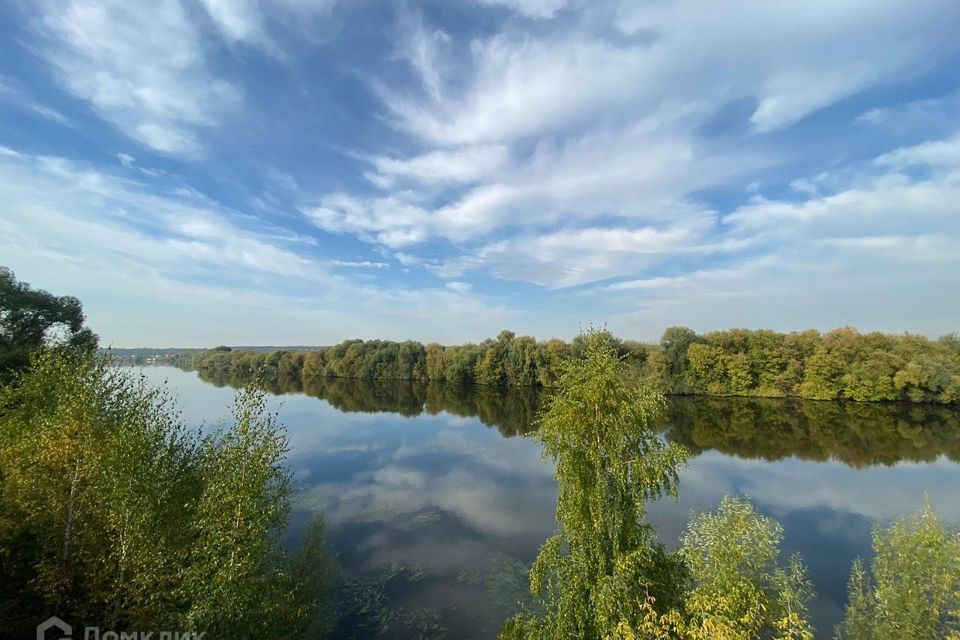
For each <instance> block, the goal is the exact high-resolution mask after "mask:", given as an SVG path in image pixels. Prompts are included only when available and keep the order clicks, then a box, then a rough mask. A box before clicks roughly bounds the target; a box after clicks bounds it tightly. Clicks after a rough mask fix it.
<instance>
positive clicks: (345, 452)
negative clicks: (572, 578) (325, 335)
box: [142, 367, 960, 638]
mask: <svg viewBox="0 0 960 640" xmlns="http://www.w3.org/2000/svg"><path fill="white" fill-rule="evenodd" d="M142 371H143V373H144V375H145V376H146V377H147V379H148V381H149V382H151V383H154V384H163V383H165V384H166V385H167V386H168V388H169V389H170V391H171V392H172V393H173V394H174V395H175V396H176V397H177V398H178V402H179V408H180V409H181V410H182V412H183V417H184V420H185V421H186V422H187V423H188V424H190V425H207V426H210V425H215V424H216V423H217V422H218V421H220V420H223V419H224V417H225V416H226V415H227V414H228V409H229V405H230V403H231V402H232V398H233V390H232V389H231V388H230V387H229V386H228V385H225V386H217V385H214V384H210V383H208V382H204V381H203V380H201V379H200V378H198V377H197V374H196V373H190V372H184V371H181V370H179V369H176V368H171V367H147V368H144V369H142ZM281 391H285V393H280V392H281ZM277 392H278V394H277V395H274V396H273V397H271V401H270V404H271V407H273V408H275V409H277V410H278V411H279V417H280V421H281V422H282V423H283V424H284V425H285V427H286V428H287V430H288V433H289V436H290V454H289V465H290V467H291V470H292V471H293V473H294V476H295V478H296V480H297V485H298V492H297V495H296V498H295V502H294V512H293V516H292V519H291V525H290V528H289V531H288V532H287V534H286V540H287V542H288V543H289V544H291V545H295V544H296V540H297V537H298V535H299V533H300V532H301V531H302V530H303V527H304V524H305V523H306V522H307V521H308V519H309V518H310V517H312V515H314V514H316V513H323V514H324V516H325V518H326V521H327V524H328V537H329V542H330V546H331V549H332V551H333V552H334V553H335V554H336V556H337V559H338V562H339V564H340V566H341V568H342V579H341V589H340V591H341V597H342V598H343V606H342V611H343V614H344V618H343V620H342V622H341V624H340V627H339V628H338V631H337V637H339V638H364V637H389V638H441V637H447V638H494V637H495V636H496V632H497V630H498V629H499V626H500V624H501V623H502V621H503V620H504V618H505V617H507V616H508V615H510V614H511V613H512V612H513V611H515V607H516V603H517V602H518V601H519V600H522V599H524V598H525V597H526V593H525V591H526V589H525V588H526V578H525V575H524V572H523V567H524V565H525V564H527V563H529V562H530V561H532V560H533V558H534V557H535V555H536V553H537V550H538V548H539V546H540V544H541V543H542V542H543V541H544V540H545V539H546V538H547V537H548V536H550V535H552V534H553V533H554V529H555V525H554V513H553V510H554V501H555V498H556V483H555V480H554V477H553V468H552V466H551V464H549V463H547V462H543V461H542V460H541V459H540V447H539V444H538V443H537V441H536V440H534V439H531V438H529V437H523V434H524V433H528V432H530V431H531V430H532V424H531V423H532V421H533V418H534V416H535V414H536V411H537V410H538V407H539V406H540V403H541V401H542V398H543V394H538V393H535V392H532V391H530V390H516V391H496V390H493V389H480V390H474V391H471V390H461V389H456V388H453V387H449V386H445V385H415V384H411V383H401V382H396V383H393V382H390V383H383V382H381V383H377V384H370V383H363V382H360V381H352V380H333V381H323V382H321V383H317V384H315V385H312V386H308V387H307V389H306V390H305V391H304V390H301V389H299V387H298V386H297V385H288V388H282V387H280V388H278V389H277ZM661 428H662V430H663V433H664V437H668V438H672V439H675V440H678V441H679V442H681V443H683V444H684V445H686V446H687V447H688V448H689V449H691V450H692V451H693V452H694V454H695V455H694V456H693V458H692V459H691V461H690V463H689V465H688V466H687V467H686V468H685V469H684V470H683V471H682V473H681V482H680V498H679V500H678V501H677V502H672V501H669V500H664V501H660V502H657V503H655V504H653V505H651V507H650V509H649V516H650V519H651V521H652V522H653V524H654V525H655V526H656V528H657V530H658V531H659V534H660V537H661V539H662V540H663V541H664V543H666V544H667V545H668V546H674V545H676V543H677V540H678V538H679V536H680V535H682V532H683V529H684V526H685V524H686V522H687V520H688V518H689V515H690V513H691V512H692V511H696V510H704V509H713V508H715V507H716V505H717V504H718V502H719V500H720V498H721V497H722V496H723V495H724V494H727V493H731V494H737V495H746V496H749V497H750V498H751V499H752V500H753V501H754V503H755V504H756V505H757V507H758V508H759V509H760V510H761V511H762V512H763V513H765V514H767V515H770V516H773V517H775V518H776V519H777V520H778V521H779V522H780V523H781V524H782V525H783V527H784V530H785V538H784V545H783V549H784V552H785V553H787V554H790V553H794V552H798V553H800V554H801V555H802V557H803V560H804V562H805V563H806V564H807V566H808V567H809V570H810V577H811V579H812V580H813V583H814V586H815V588H816V592H817V596H816V598H815V600H814V601H813V603H812V607H811V612H812V616H813V618H814V623H815V624H816V626H817V628H818V637H822V638H829V637H832V634H833V630H832V628H833V625H834V624H835V623H836V622H837V621H838V620H839V617H840V616H841V615H842V607H843V603H844V599H845V595H846V582H847V574H848V572H849V568H850V564H851V562H852V561H853V559H854V558H855V557H856V556H857V555H861V556H864V557H868V556H869V552H870V534H871V527H872V526H873V524H874V523H876V522H888V521H889V520H890V519H892V518H895V517H897V516H899V515H902V514H905V513H908V512H910V511H912V510H914V509H916V508H917V507H918V506H920V505H921V504H922V502H923V500H924V498H925V497H929V499H930V500H931V501H932V503H933V505H934V507H935V508H936V509H937V510H938V511H939V512H940V513H941V514H942V515H943V516H944V517H945V518H946V519H947V520H948V521H950V522H952V523H955V524H956V523H960V500H957V498H956V495H957V490H958V488H960V464H958V461H960V410H958V409H957V408H956V407H953V408H944V407H934V406H923V405H896V404H872V403H864V404H853V403H846V404H840V403H833V402H813V401H792V400H760V399H743V398H671V399H669V400H668V406H667V411H666V412H665V415H664V418H663V422H662V425H661ZM378 633H382V635H381V636H378V635H377V634H378Z"/></svg>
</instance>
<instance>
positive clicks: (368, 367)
mask: <svg viewBox="0 0 960 640" xmlns="http://www.w3.org/2000/svg"><path fill="white" fill-rule="evenodd" d="M615 344H616V346H617V349H618V351H619V353H620V355H621V357H622V358H623V359H624V361H625V363H626V364H627V365H628V366H627V371H629V372H630V375H631V376H632V377H635V379H636V381H637V382H643V383H645V384H647V385H648V386H650V387H652V388H655V389H657V390H660V391H662V392H665V393H669V394H682V395H697V394H708V395H730V396H759V397H801V398H811V399H817V400H837V399H840V400H857V401H894V400H905V401H911V402H934V403H941V404H948V403H956V402H960V337H958V336H957V334H950V335H946V336H943V337H941V338H940V339H938V340H931V339H929V338H927V337H924V336H918V335H912V334H903V335H890V334H883V333H867V334H861V333H859V332H857V331H856V330H855V329H850V328H842V329H835V330H833V331H830V332H828V333H824V334H821V333H820V332H818V331H813V330H811V331H803V332H793V333H778V332H776V331H767V330H757V331H754V330H749V329H730V330H727V331H714V332H710V333H707V334H704V335H699V334H697V333H696V332H694V331H693V330H691V329H688V328H686V327H671V328H669V329H667V330H666V331H665V332H664V334H663V337H662V338H661V340H660V342H659V343H658V344H647V343H642V342H636V341H633V340H619V339H615ZM582 349H583V345H582V343H581V339H580V338H578V339H575V340H574V341H573V342H571V343H567V342H564V341H562V340H556V339H554V340H547V341H537V340H535V339H534V338H531V337H529V336H517V335H515V334H514V333H513V332H511V331H502V332H500V334H499V335H498V336H497V337H496V338H495V339H491V340H485V341H483V342H481V343H479V344H467V345H459V346H442V345H439V344H428V345H423V344H421V343H420V342H413V341H406V342H391V341H386V340H366V341H364V340H348V341H346V342H342V343H340V344H338V345H335V346H332V347H324V348H320V349H316V350H312V351H306V352H304V351H291V350H276V351H271V352H268V353H263V352H259V353H257V352H252V351H246V350H234V349H230V348H228V347H217V348H215V349H211V350H209V351H202V352H192V353H182V354H178V355H175V356H173V358H172V363H173V364H174V365H176V366H179V367H181V368H183V369H188V370H198V371H200V372H201V373H203V374H205V375H207V376H210V377H218V378H221V379H223V378H224V377H230V378H232V379H234V380H235V381H241V382H242V381H246V380H253V379H254V378H255V377H257V376H260V377H266V378H268V380H267V381H270V380H269V379H271V378H272V379H274V380H276V379H298V380H300V381H302V382H307V381H309V380H314V379H320V378H357V379H362V380H424V381H425V380H436V381H446V382H452V383H455V384H464V385H490V386H499V387H506V386H544V387H551V386H554V385H555V383H556V380H557V378H558V376H559V373H560V363H561V362H562V361H563V360H564V359H566V358H568V357H570V356H575V355H579V354H580V353H581V352H582Z"/></svg>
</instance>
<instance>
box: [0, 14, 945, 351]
mask: <svg viewBox="0 0 960 640" xmlns="http://www.w3.org/2000/svg"><path fill="white" fill-rule="evenodd" d="M958 33H960V5H958V4H957V3H956V2H955V0H925V1H924V2H911V1H896V0H892V1H890V2H883V3H876V2H873V1H872V0H870V1H868V0H834V1H833V2H830V3H819V2H783V3H772V2H768V1H767V0H750V1H748V0H734V1H731V2H714V1H712V0H709V1H708V0H674V1H668V0H651V1H648V2H639V1H636V0H590V1H588V0H436V1H417V0H408V1H405V2H386V1H383V0H321V1H313V2H308V1H307V0H275V1H272V2H271V1H267V0H259V1H258V0H232V1H231V0H158V1H156V2H149V3H142V2H124V1H114V0H74V1H68V0H63V1H61V0H51V1H46V0H31V1H26V0H24V1H22V2H18V1H7V2H0V204H2V206H0V264H5V265H7V266H10V267H11V268H13V269H14V271H15V272H16V274H17V275H18V277H20V278H21V279H24V280H27V281H29V282H31V283H32V284H34V285H35V286H39V287H43V288H47V289H50V290H52V291H56V292H58V293H72V294H75V295H77V296H79V297H80V298H81V300H82V301H83V303H84V306H85V308H86V310H87V312H88V316H89V319H90V324H91V326H92V327H93V328H94V330H95V331H97V332H98V333H100V335H101V337H102V340H103V341H104V343H106V344H113V345H114V346H139V345H156V346H208V345H211V344H215V343H227V344H328V343H331V342H334V341H339V340H342V339H345V338H349V337H365V338H374V337H382V338H394V339H401V338H413V339H420V340H424V341H431V340H436V341H441V342H461V341H466V340H479V339H482V338H484V337H487V336H490V335H493V334H495V333H496V332H497V331H499V330H500V329H502V328H511V329H513V330H515V331H518V332H522V333H530V334H533V335H536V336H537V337H540V338H547V337H551V336H558V337H564V338H568V337H570V336H572V335H574V334H575V333H576V332H577V331H578V329H579V327H580V326H582V325H584V324H587V323H590V322H594V323H598V322H600V323H606V324H607V325H608V326H609V327H610V328H611V329H613V330H614V331H615V332H616V333H618V334H620V335H623V336H628V337H634V338H641V339H655V338H657V337H658V336H659V334H660V333H661V332H662V330H663V328H664V327H666V326H669V325H674V324H683V325H687V326H691V327H693V328H695V329H697V330H700V331H706V330H711V329H719V328H725V327H730V326H746V327H771V328H775V329H781V330H791V329H804V328H810V327H813V328H819V329H829V328H831V327H835V326H840V325H854V326H857V327H859V328H861V329H864V330H885V331H897V332H900V331H912V332H920V333H928V334H931V335H938V334H940V333H944V332H947V331H953V330H957V329H960V325H958V322H960V321H958V318H960V295H958V285H960V251H958V246H960V245H958V241H960V38H958V37H957V34H958Z"/></svg>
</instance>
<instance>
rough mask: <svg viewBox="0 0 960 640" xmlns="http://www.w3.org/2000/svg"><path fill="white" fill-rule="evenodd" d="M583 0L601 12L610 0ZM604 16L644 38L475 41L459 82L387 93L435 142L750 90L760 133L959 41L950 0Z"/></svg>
mask: <svg viewBox="0 0 960 640" xmlns="http://www.w3.org/2000/svg"><path fill="white" fill-rule="evenodd" d="M588 6H590V7H591V8H593V13H595V14H597V15H598V16H599V17H598V18H597V20H600V21H601V23H602V22H603V20H604V14H605V13H607V12H605V11H604V10H603V9H602V7H606V6H608V5H607V4H606V3H597V5H596V7H594V6H593V5H588ZM585 11H586V12H587V13H588V14H589V13H590V10H585ZM864 16H869V19H865V18H864ZM588 24H589V23H588ZM615 27H616V28H619V29H620V30H621V31H622V32H623V33H624V34H626V35H627V36H630V37H636V36H638V35H643V36H644V37H642V38H640V39H639V40H637V41H629V40H628V41H626V42H619V41H616V40H614V39H611V38H608V37H605V36H603V35H596V34H594V33H592V32H591V31H590V29H589V28H586V29H567V30H566V31H563V30H559V31H553V32H549V33H548V34H547V35H542V36H532V35H530V34H521V35H518V34H515V33H507V34H504V33H498V34H495V35H493V36H491V37H488V38H485V39H477V40H474V41H473V42H471V43H470V55H471V66H470V68H469V69H465V70H463V72H462V73H461V74H457V77H458V82H457V86H460V87H462V89H461V90H459V91H457V92H451V91H448V89H452V87H440V88H435V89H436V90H432V91H431V92H430V94H429V96H428V97H429V98H430V99H428V100H424V101H417V100H414V99H411V98H409V97H400V96H391V95H389V94H388V95H387V106H388V107H389V108H390V109H391V110H392V112H393V113H394V114H395V116H396V118H397V120H398V123H399V124H400V125H401V126H403V127H404V128H406V129H407V130H409V131H411V132H413V133H414V134H416V135H418V136H420V137H421V138H423V139H424V140H428V141H431V142H433V143H436V144H442V145H452V144H467V143H477V142H491V141H493V142H503V141H509V140H518V139H523V138H527V137H530V136H536V135H545V134H549V133H551V132H556V131H557V130H560V129H563V128H565V127H570V126H577V125H584V124H589V123H591V122H595V121H597V120H600V119H602V120H609V119H616V118H620V117H622V116H623V114H624V113H630V114H633V115H634V116H636V115H637V114H641V115H643V114H648V113H650V112H652V111H654V110H656V109H658V108H662V107H663V106H664V105H666V104H680V105H683V104H690V103H707V104H710V105H713V106H714V107H715V108H716V107H719V106H720V105H722V104H723V103H724V102H726V101H728V100H730V99H733V98H742V97H744V96H750V97H753V98H754V99H755V101H756V105H757V106H756V109H755V111H754V113H753V115H752V117H751V121H752V123H753V125H754V126H755V128H756V130H757V131H761V132H763V131H772V130H776V129H780V128H783V127H786V126H789V125H790V124H793V123H794V122H796V121H797V120H799V119H801V118H803V117H804V116H806V115H808V114H810V113H812V112H814V111H816V110H818V109H820V108H823V107H825V106H828V105H830V104H833V103H835V102H837V101H838V100H842V99H844V98H846V97H849V96H851V95H855V94H856V93H858V92H860V91H862V90H864V89H866V88H868V87H870V86H873V85H875V84H877V83H883V82H889V81H891V80H894V79H898V78H901V77H904V76H906V75H909V74H911V73H915V72H916V71H917V70H920V69H923V68H925V65H927V64H928V61H929V60H931V59H935V58H936V57H937V55H938V54H943V53H944V52H950V51H956V50H957V47H958V46H960V45H958V43H957V41H956V38H955V37H954V35H955V33H956V31H957V29H958V28H960V17H958V16H957V14H956V12H954V11H952V10H951V3H950V2H949V1H948V0H934V1H933V2H929V3H924V4H923V5H922V6H918V5H917V4H916V3H912V2H907V1H900V2H893V3H886V4H885V5H884V6H883V7H876V6H874V4H873V3H870V2H867V1H866V0H841V1H839V2H835V3H833V4H832V5H831V7H830V10H824V8H823V7H821V6H819V5H802V6H796V7H791V8H790V10H786V9H785V8H784V7H781V6H780V5H772V4H770V3H766V2H763V1H762V0H740V1H739V2H736V3H734V4H733V5H730V4H722V5H720V4H716V3H712V2H704V1H702V0H687V1H684V2H672V3H622V5H621V10H620V11H619V13H618V14H617V16H616V18H615ZM601 33H602V32H601ZM420 67H423V65H420ZM420 67H418V68H420ZM464 74H466V77H467V81H466V82H464V81H463V80H462V79H461V76H462V75H464ZM438 95H442V96H444V97H445V99H443V100H437V96H438Z"/></svg>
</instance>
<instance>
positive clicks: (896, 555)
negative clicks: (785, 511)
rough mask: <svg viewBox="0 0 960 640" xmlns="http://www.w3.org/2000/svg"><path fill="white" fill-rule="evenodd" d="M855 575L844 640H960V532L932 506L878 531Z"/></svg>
mask: <svg viewBox="0 0 960 640" xmlns="http://www.w3.org/2000/svg"><path fill="white" fill-rule="evenodd" d="M873 552H874V558H873V561H872V563H871V566H870V571H869V572H867V570H866V569H864V566H863V563H862V562H861V561H860V560H859V559H858V560H857V561H856V562H855V563H854V567H853V572H852V574H851V576H850V586H849V601H848V603H847V611H846V617H845V619H844V621H843V624H841V626H840V628H839V629H838V630H837V638H838V639H840V640H894V639H896V640H940V639H942V638H947V639H949V640H960V533H958V532H956V531H951V530H950V529H949V528H948V527H947V526H946V525H945V524H944V523H943V521H942V520H940V518H939V517H938V516H937V514H936V513H934V511H933V509H932V507H931V506H930V505H929V503H928V504H926V505H924V507H923V508H922V509H920V510H919V511H917V512H916V513H914V514H912V515H911V516H908V517H904V518H900V519H899V520H897V521H896V522H894V523H893V524H892V525H890V526H889V527H877V528H876V529H875V530H874V533H873Z"/></svg>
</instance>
